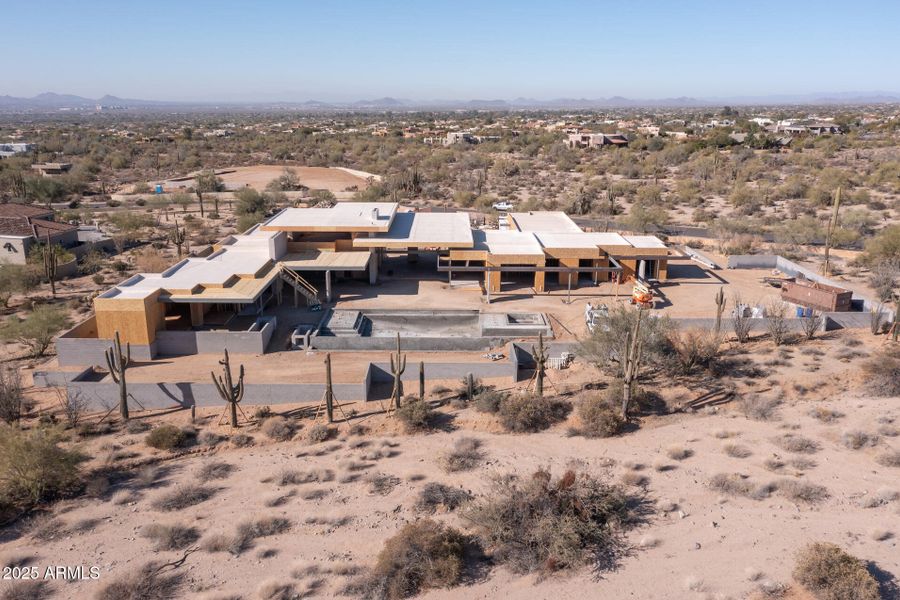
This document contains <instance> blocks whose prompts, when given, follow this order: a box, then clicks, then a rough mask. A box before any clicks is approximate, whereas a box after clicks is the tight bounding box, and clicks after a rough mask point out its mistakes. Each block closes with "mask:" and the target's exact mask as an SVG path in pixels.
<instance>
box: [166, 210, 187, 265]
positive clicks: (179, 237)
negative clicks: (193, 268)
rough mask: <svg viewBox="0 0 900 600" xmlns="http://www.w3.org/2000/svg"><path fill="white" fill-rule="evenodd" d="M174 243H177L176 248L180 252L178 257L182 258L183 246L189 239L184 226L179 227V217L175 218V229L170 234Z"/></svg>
mask: <svg viewBox="0 0 900 600" xmlns="http://www.w3.org/2000/svg"><path fill="white" fill-rule="evenodd" d="M170 237H171V239H172V243H173V244H175V250H176V251H177V252H178V258H181V253H182V246H184V243H185V242H186V241H187V235H186V234H185V231H184V227H178V219H175V230H174V231H173V232H172V233H171V234H170Z"/></svg>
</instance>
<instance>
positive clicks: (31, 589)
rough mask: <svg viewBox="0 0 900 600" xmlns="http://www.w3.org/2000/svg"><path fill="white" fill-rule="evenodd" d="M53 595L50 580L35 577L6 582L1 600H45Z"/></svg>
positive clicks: (1, 593)
mask: <svg viewBox="0 0 900 600" xmlns="http://www.w3.org/2000/svg"><path fill="white" fill-rule="evenodd" d="M51 596H53V592H52V590H51V589H50V584H49V582H47V581H41V580H35V579H30V580H29V579H25V580H22V581H7V582H4V584H3V589H2V591H0V600H45V598H50V597H51Z"/></svg>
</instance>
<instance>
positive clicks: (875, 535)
mask: <svg viewBox="0 0 900 600" xmlns="http://www.w3.org/2000/svg"><path fill="white" fill-rule="evenodd" d="M869 537H870V538H872V539H873V540H875V541H876V542H883V541H885V540H889V539H891V538H892V537H894V534H893V533H891V532H890V531H888V530H887V529H881V528H880V527H877V528H875V529H872V530H871V531H869Z"/></svg>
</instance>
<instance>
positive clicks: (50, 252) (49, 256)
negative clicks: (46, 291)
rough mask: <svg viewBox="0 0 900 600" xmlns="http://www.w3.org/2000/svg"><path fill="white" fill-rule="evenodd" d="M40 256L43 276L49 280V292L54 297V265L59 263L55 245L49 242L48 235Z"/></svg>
mask: <svg viewBox="0 0 900 600" xmlns="http://www.w3.org/2000/svg"><path fill="white" fill-rule="evenodd" d="M41 258H42V259H43V261H44V277H46V278H47V281H49V282H50V294H51V295H52V296H53V297H54V298H56V267H57V265H58V264H59V256H58V254H57V252H56V246H54V245H53V244H51V243H50V236H49V235H48V236H47V243H46V244H44V248H43V249H42V250H41Z"/></svg>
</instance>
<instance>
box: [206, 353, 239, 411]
mask: <svg viewBox="0 0 900 600" xmlns="http://www.w3.org/2000/svg"><path fill="white" fill-rule="evenodd" d="M219 364H220V365H222V372H223V374H222V375H218V376H217V375H216V374H215V373H213V372H212V371H210V373H209V374H210V375H211V376H212V380H213V383H214V384H215V386H216V390H217V391H218V392H219V396H221V398H222V400H224V401H225V403H226V404H228V410H229V412H230V415H229V419H230V421H231V426H232V427H237V424H238V422H237V411H238V403H239V402H240V401H241V400H242V399H243V398H244V365H241V366H240V369H239V370H238V381H237V384H235V383H234V380H233V379H232V378H231V361H230V359H229V358H228V349H227V348H226V349H225V358H224V359H222V360H220V361H219Z"/></svg>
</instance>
